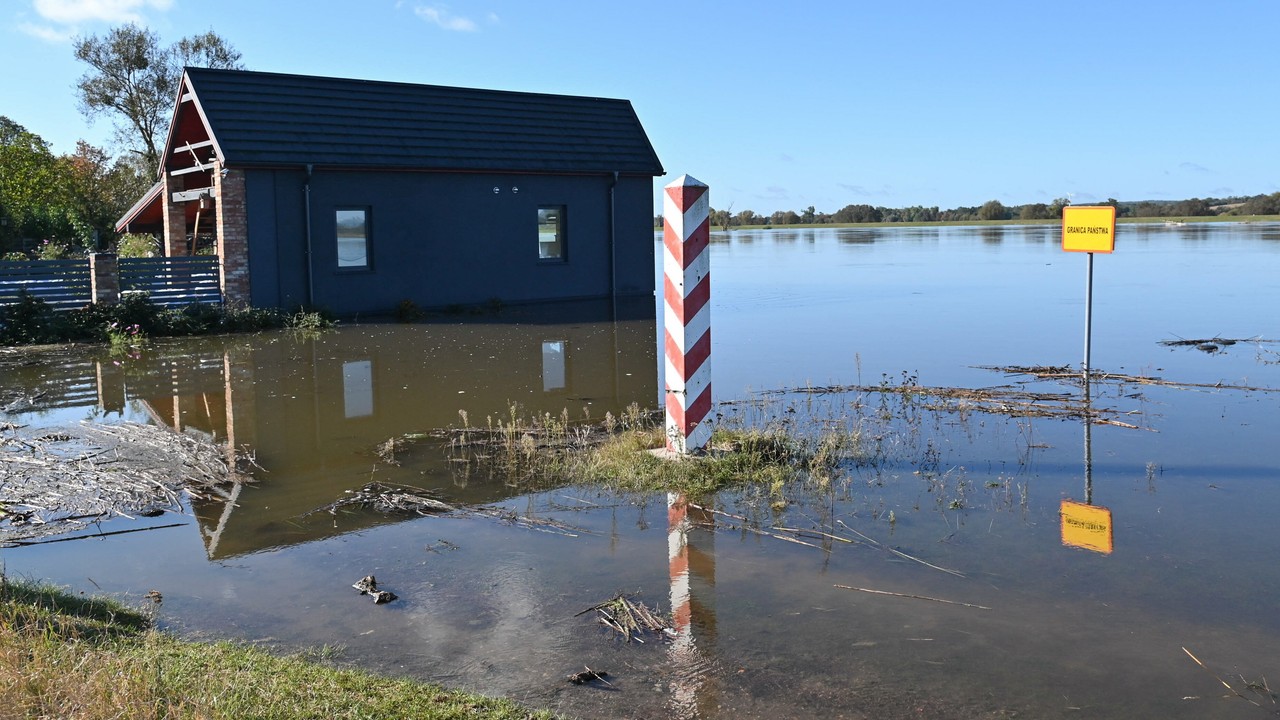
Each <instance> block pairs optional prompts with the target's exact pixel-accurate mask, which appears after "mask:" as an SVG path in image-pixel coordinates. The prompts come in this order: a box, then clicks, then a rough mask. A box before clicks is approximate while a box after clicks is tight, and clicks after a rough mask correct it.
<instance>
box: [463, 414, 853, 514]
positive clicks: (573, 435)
mask: <svg viewBox="0 0 1280 720" xmlns="http://www.w3.org/2000/svg"><path fill="white" fill-rule="evenodd" d="M462 418H463V424H464V426H465V425H466V424H467V418H466V415H465V414H463V415H462ZM665 440H666V438H665V429H664V427H663V426H662V424H661V417H660V416H659V415H656V414H654V413H645V412H642V411H641V410H640V409H639V407H638V406H637V405H634V404H633V405H632V406H631V407H630V408H628V410H627V411H626V412H624V413H623V414H622V416H621V417H616V418H615V417H614V416H613V415H612V414H609V415H606V417H605V419H604V421H603V422H601V423H590V422H587V421H586V420H585V419H584V421H583V422H572V421H571V420H570V417H569V413H568V411H567V410H566V411H564V412H562V413H561V414H560V415H552V414H550V413H546V414H543V415H541V416H533V417H522V416H521V413H520V409H519V407H518V406H512V407H511V408H510V410H509V413H508V415H507V416H505V417H502V418H497V419H495V418H493V417H490V418H489V419H488V422H487V425H486V427H484V428H469V427H463V428H459V429H457V430H455V431H453V442H452V453H453V455H454V459H455V460H457V461H458V463H457V469H458V470H459V471H460V472H464V473H470V472H477V471H479V472H483V473H485V474H486V475H489V476H494V477H501V478H503V479H504V480H505V481H506V482H507V483H508V484H510V485H515V486H520V487H522V488H527V489H532V488H536V487H540V486H542V485H547V484H564V483H566V482H568V483H574V484H578V483H582V484H594V485H600V486H603V487H607V488H612V489H615V490H620V491H633V492H679V493H683V494H686V495H689V496H692V497H701V496H705V495H708V494H711V493H714V492H716V491H717V490H721V489H723V488H726V487H729V486H733V485H739V484H748V483H750V484H759V485H767V486H769V487H771V488H776V489H778V490H779V491H780V490H781V488H782V487H783V486H785V485H787V484H788V483H791V482H793V481H796V480H801V479H805V478H814V479H817V480H819V481H822V480H824V479H825V478H826V477H827V473H828V471H830V470H831V469H832V468H834V467H835V466H836V465H837V464H838V463H839V462H841V461H843V460H847V459H856V458H857V457H858V456H859V455H860V454H861V452H862V447H861V434H860V432H859V431H858V430H856V429H848V428H844V427H826V428H823V429H820V430H803V429H797V428H795V427H788V428H783V427H781V425H770V426H766V427H764V428H755V427H746V428H734V427H725V426H719V427H717V428H716V430H715V432H714V433H713V435H712V437H711V441H710V443H709V446H708V451H707V452H705V453H702V454H699V455H690V456H687V457H683V458H680V459H678V460H672V459H669V458H663V457H659V456H658V455H655V454H654V453H652V452H650V451H651V450H656V449H659V448H662V447H663V446H664V445H665Z"/></svg>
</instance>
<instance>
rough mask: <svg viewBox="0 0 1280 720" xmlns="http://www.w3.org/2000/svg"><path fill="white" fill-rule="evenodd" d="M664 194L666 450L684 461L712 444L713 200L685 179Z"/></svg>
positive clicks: (698, 184) (700, 185) (702, 187)
mask: <svg viewBox="0 0 1280 720" xmlns="http://www.w3.org/2000/svg"><path fill="white" fill-rule="evenodd" d="M663 190H664V191H665V192H664V197H663V202H662V217H663V231H662V244H663V248H664V249H663V253H662V255H663V257H662V275H663V280H662V295H663V299H664V303H663V304H664V306H665V311H664V314H663V326H664V333H663V334H664V335H665V336H666V337H665V341H664V345H665V348H666V391H667V392H666V398H667V401H666V406H667V413H666V414H667V420H666V432H667V449H668V450H670V451H672V452H676V453H680V454H682V455H684V454H689V453H698V452H701V451H702V449H703V448H705V447H706V445H707V441H708V440H710V439H711V424H710V423H707V422H703V421H704V420H705V419H706V417H707V415H708V414H710V412H711V302H710V301H711V253H710V252H708V251H707V244H708V243H709V242H710V241H711V218H710V215H711V197H710V194H709V193H708V192H707V186H706V185H705V184H703V183H701V182H698V181H697V180H695V179H693V178H691V177H689V176H688V175H681V176H680V177H678V178H676V180H675V181H674V182H672V183H671V184H669V185H667V186H666V187H665V188H663Z"/></svg>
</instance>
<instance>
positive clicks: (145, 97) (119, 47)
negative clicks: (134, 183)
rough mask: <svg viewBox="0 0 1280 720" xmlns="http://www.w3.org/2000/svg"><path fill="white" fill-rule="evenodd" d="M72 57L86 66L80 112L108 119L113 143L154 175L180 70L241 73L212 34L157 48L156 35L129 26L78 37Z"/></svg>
mask: <svg viewBox="0 0 1280 720" xmlns="http://www.w3.org/2000/svg"><path fill="white" fill-rule="evenodd" d="M75 55H76V59H77V60H80V61H82V62H84V63H87V64H88V65H89V67H90V70H89V71H88V72H86V73H85V74H84V75H83V76H81V78H80V80H79V82H77V83H76V92H77V95H78V97H79V100H80V111H81V112H82V113H83V114H84V115H85V117H87V118H89V119H90V120H92V119H93V118H95V117H97V116H99V115H108V116H109V117H111V119H112V121H113V122H114V123H115V128H116V140H117V142H119V143H120V144H121V145H122V146H124V147H125V148H127V149H128V150H130V151H132V152H134V153H137V154H138V155H139V156H140V157H141V158H142V160H143V162H144V164H145V165H146V168H147V170H148V171H150V172H153V173H154V172H155V171H156V169H157V168H158V167H159V164H160V152H161V148H160V144H161V143H163V142H164V136H165V134H166V132H167V130H168V125H167V123H168V121H169V112H170V111H171V110H172V108H173V103H174V100H175V99H176V97H177V92H178V83H179V82H180V81H181V79H182V69H183V67H186V66H188V65H191V66H199V67H211V68H227V69H233V70H240V69H243V66H242V65H241V64H240V53H239V52H237V51H236V50H235V49H234V48H232V47H231V46H230V45H228V44H227V42H226V41H225V40H223V39H222V38H221V37H219V36H218V35H217V34H216V33H214V32H213V31H212V30H210V31H208V32H206V33H204V34H201V35H193V36H191V37H186V38H183V39H181V40H179V41H178V42H176V43H174V44H173V45H170V46H168V47H161V45H160V37H159V36H158V35H156V34H155V33H154V32H152V31H150V30H147V29H145V28H141V27H138V26H137V25H134V24H133V23H128V24H125V25H121V26H119V27H115V28H112V29H111V30H110V31H108V32H107V34H106V35H105V36H103V37H97V36H94V35H91V36H89V37H79V38H76V40H75Z"/></svg>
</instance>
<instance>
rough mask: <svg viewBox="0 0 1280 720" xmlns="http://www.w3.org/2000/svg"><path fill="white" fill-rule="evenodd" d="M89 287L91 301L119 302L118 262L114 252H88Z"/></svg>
mask: <svg viewBox="0 0 1280 720" xmlns="http://www.w3.org/2000/svg"><path fill="white" fill-rule="evenodd" d="M89 288H90V293H91V297H92V298H93V302H95V303H98V304H99V305H115V304H116V303H118V302H120V262H119V260H118V258H117V257H116V254H115V253H90V254H89Z"/></svg>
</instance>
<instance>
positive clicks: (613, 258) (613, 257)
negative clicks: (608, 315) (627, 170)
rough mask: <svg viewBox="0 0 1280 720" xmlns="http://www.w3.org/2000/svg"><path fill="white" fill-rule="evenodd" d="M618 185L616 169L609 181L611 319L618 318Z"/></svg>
mask: <svg viewBox="0 0 1280 720" xmlns="http://www.w3.org/2000/svg"><path fill="white" fill-rule="evenodd" d="M617 187H618V171H617V170H614V171H613V182H611V183H609V297H610V298H611V299H612V305H611V307H612V308H613V315H612V319H613V320H615V321H616V320H617V319H618V253H617V248H616V247H615V246H616V243H617V225H618V221H617V217H616V215H615V212H614V194H615V193H614V190H615V189H617Z"/></svg>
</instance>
